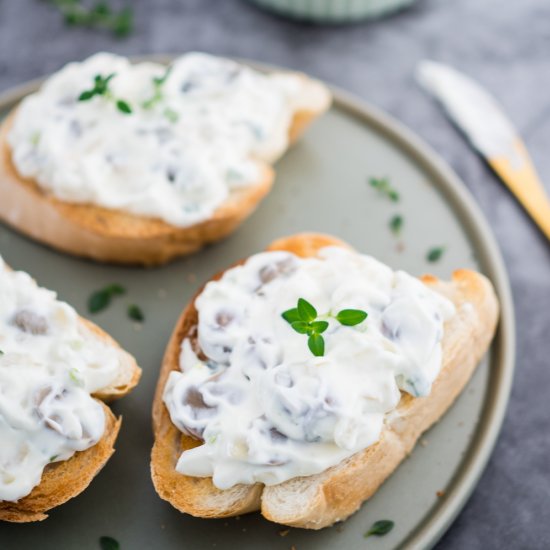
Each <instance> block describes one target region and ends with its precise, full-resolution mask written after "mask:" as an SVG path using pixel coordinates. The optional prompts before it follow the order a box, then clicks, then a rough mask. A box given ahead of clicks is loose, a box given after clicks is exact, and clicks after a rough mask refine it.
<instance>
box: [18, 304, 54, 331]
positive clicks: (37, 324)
mask: <svg viewBox="0 0 550 550" xmlns="http://www.w3.org/2000/svg"><path fill="white" fill-rule="evenodd" d="M12 323H13V324H14V325H15V326H16V327H17V328H18V329H20V330H22V331H23V332H26V333H27V334H33V335H35V336H37V335H43V334H46V333H47V332H48V328H49V325H48V320H47V319H46V318H45V317H43V316H42V315H38V313H35V312H34V311H30V310H28V309H22V310H20V311H18V312H17V313H16V314H15V315H14V317H13V321H12Z"/></svg>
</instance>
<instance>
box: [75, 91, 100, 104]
mask: <svg viewBox="0 0 550 550" xmlns="http://www.w3.org/2000/svg"><path fill="white" fill-rule="evenodd" d="M95 95H96V92H95V90H86V91H84V92H82V93H81V94H80V95H79V96H78V101H88V100H89V99H92V97H94V96H95Z"/></svg>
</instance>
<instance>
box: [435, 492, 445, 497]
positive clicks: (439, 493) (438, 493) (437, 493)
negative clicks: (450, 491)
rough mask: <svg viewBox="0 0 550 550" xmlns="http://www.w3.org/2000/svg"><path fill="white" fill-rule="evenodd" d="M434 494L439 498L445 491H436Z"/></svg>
mask: <svg viewBox="0 0 550 550" xmlns="http://www.w3.org/2000/svg"><path fill="white" fill-rule="evenodd" d="M435 494H436V495H437V496H438V497H439V498H441V497H444V496H445V491H437V492H436V493H435Z"/></svg>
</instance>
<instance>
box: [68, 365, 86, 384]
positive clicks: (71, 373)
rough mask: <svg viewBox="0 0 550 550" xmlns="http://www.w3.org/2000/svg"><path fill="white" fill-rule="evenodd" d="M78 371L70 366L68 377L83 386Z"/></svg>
mask: <svg viewBox="0 0 550 550" xmlns="http://www.w3.org/2000/svg"><path fill="white" fill-rule="evenodd" d="M79 374H80V372H79V371H78V370H77V369H75V368H72V369H71V370H70V371H69V378H70V379H71V380H72V381H73V382H74V383H75V384H76V385H77V386H81V387H82V386H84V381H83V380H82V378H80V376H79Z"/></svg>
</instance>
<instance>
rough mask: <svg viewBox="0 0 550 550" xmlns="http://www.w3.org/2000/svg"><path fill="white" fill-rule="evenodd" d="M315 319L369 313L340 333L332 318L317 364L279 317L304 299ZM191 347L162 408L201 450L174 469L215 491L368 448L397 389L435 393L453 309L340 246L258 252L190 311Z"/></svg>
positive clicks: (212, 285)
mask: <svg viewBox="0 0 550 550" xmlns="http://www.w3.org/2000/svg"><path fill="white" fill-rule="evenodd" d="M300 297H302V298H304V299H306V300H307V301H309V302H310V303H311V304H313V305H314V306H315V308H316V309H317V311H318V313H319V314H325V315H326V314H329V313H330V312H332V313H335V312H337V311H339V310H342V309H345V308H360V309H362V310H364V311H367V312H368V318H367V320H366V321H365V322H363V323H361V324H360V325H357V326H353V327H350V326H343V325H341V324H339V323H337V322H336V321H334V319H332V318H330V317H329V316H328V315H326V318H327V320H328V321H329V328H328V329H327V330H326V331H325V332H324V333H323V337H324V340H325V342H326V348H325V354H324V356H322V357H314V356H313V355H312V353H311V352H310V350H309V349H308V346H307V344H306V340H307V338H305V337H304V335H303V334H298V333H297V332H296V331H295V330H293V329H292V327H291V326H290V325H289V323H288V322H287V321H285V320H284V319H283V318H282V317H281V313H282V312H284V311H285V310H287V309H289V308H292V307H294V306H295V304H296V302H297V299H298V298H300ZM195 306H196V308H197V310H198V319H199V320H198V327H197V335H196V339H189V338H187V339H184V340H183V342H182V347H181V358H180V366H181V372H179V371H173V372H171V373H170V377H169V379H168V381H167V384H166V387H165V391H164V402H165V404H166V406H167V408H168V411H169V413H170V417H171V419H172V422H173V423H174V425H175V426H177V427H178V429H179V430H181V431H182V432H184V433H186V434H189V435H191V436H193V437H195V438H200V439H202V440H203V441H204V444H203V445H201V446H198V447H195V448H193V449H190V450H186V451H184V452H183V453H182V454H181V457H180V458H179V461H178V463H177V466H176V469H177V471H178V472H181V473H183V474H187V475H191V476H212V477H213V482H214V484H215V485H216V486H217V487H219V488H220V489H226V488H229V487H231V486H233V485H235V484H237V483H245V484H251V483H255V482H262V483H265V484H268V485H271V484H276V483H280V482H283V481H285V480H287V479H290V478H293V477H296V476H307V475H312V474H315V473H319V472H322V471H323V470H325V469H327V468H329V467H330V466H333V465H335V464H337V463H338V462H340V461H341V460H343V459H345V458H346V457H349V456H351V455H352V454H354V453H356V452H358V451H360V450H362V449H365V448H366V447H368V446H369V445H372V444H373V443H375V442H376V441H377V440H378V439H379V437H380V433H381V430H382V427H383V424H384V417H385V415H386V414H387V413H389V412H390V411H392V410H393V409H395V408H396V407H397V404H398V403H399V400H400V397H401V392H400V390H401V391H404V392H408V393H410V394H411V395H413V396H415V397H420V396H426V395H428V394H429V393H430V390H431V385H432V382H433V381H434V380H435V378H436V377H437V375H438V373H439V370H440V368H441V361H442V359H441V339H442V337H443V324H444V322H445V320H447V319H448V318H449V317H451V316H452V315H453V314H454V311H455V310H454V306H453V304H452V303H451V302H450V301H449V300H447V299H446V298H444V297H443V296H441V295H439V294H437V293H436V292H434V291H432V290H431V289H429V288H428V287H427V286H425V285H424V284H423V283H421V282H420V281H419V280H418V279H416V278H414V277H412V276H410V275H408V274H406V273H404V272H402V271H397V272H394V271H392V270H391V269H390V268H389V267H387V266H385V265H384V264H382V263H380V262H378V261H377V260H375V259H373V258H371V257H369V256H365V255H361V254H358V253H356V252H353V251H349V250H345V249H343V248H337V247H327V248H324V249H322V250H321V252H320V254H319V257H318V258H307V259H301V258H298V257H296V256H294V255H293V254H290V253H287V252H265V253H262V254H257V255H255V256H252V257H250V258H249V259H248V260H247V261H246V263H244V265H241V266H238V267H234V268H232V269H229V270H228V271H226V272H225V274H224V275H223V277H222V278H221V279H220V280H218V281H212V282H209V283H208V284H207V285H206V287H205V288H204V290H203V292H202V293H201V294H200V296H198V298H197V299H196V301H195Z"/></svg>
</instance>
